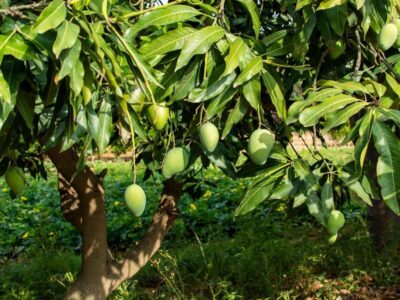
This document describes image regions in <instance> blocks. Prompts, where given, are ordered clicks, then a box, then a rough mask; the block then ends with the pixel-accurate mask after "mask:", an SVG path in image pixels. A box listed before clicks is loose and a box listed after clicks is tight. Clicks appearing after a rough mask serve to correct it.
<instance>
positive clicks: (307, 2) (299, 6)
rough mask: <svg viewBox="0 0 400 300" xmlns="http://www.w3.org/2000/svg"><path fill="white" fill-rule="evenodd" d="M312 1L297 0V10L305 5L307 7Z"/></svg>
mask: <svg viewBox="0 0 400 300" xmlns="http://www.w3.org/2000/svg"><path fill="white" fill-rule="evenodd" d="M312 3H313V0H299V1H296V10H300V9H302V8H303V7H305V6H307V5H310V4H312Z"/></svg>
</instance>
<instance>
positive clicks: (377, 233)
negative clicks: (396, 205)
mask: <svg viewBox="0 0 400 300" xmlns="http://www.w3.org/2000/svg"><path fill="white" fill-rule="evenodd" d="M366 160H367V161H369V162H370V163H371V166H370V169H369V170H368V172H367V175H368V176H369V177H370V178H371V179H372V181H373V182H374V184H375V185H376V186H377V187H379V184H378V179H377V175H376V164H377V162H378V153H377V152H376V150H375V148H373V147H370V148H369V149H368V152H367V156H366ZM396 223H397V224H400V217H398V216H396V215H395V214H394V213H393V211H392V210H391V209H390V208H389V207H387V205H386V204H385V202H384V201H383V200H382V199H372V206H368V210H367V224H368V231H369V233H370V235H371V237H372V239H373V242H374V246H375V248H376V249H377V250H382V249H383V248H384V247H385V245H386V244H387V242H388V241H390V240H391V239H390V236H391V234H392V233H393V232H392V230H393V228H394V226H395V224H396Z"/></svg>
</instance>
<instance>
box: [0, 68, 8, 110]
mask: <svg viewBox="0 0 400 300" xmlns="http://www.w3.org/2000/svg"><path fill="white" fill-rule="evenodd" d="M0 101H5V102H8V103H11V91H10V86H9V85H8V82H7V81H6V80H5V79H4V76H3V72H1V70H0Z"/></svg>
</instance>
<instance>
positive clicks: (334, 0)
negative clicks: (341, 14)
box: [317, 0, 348, 10]
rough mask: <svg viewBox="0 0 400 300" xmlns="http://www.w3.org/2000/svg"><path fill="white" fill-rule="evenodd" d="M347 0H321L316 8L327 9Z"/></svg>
mask: <svg viewBox="0 0 400 300" xmlns="http://www.w3.org/2000/svg"><path fill="white" fill-rule="evenodd" d="M347 1H348V0H322V1H321V3H320V4H319V6H318V8H317V10H323V9H329V8H332V7H335V6H338V5H342V4H345V3H346V2H347Z"/></svg>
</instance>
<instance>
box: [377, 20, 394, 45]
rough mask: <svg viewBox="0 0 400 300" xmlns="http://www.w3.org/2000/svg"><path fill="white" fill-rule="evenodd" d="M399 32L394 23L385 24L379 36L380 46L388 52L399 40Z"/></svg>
mask: <svg viewBox="0 0 400 300" xmlns="http://www.w3.org/2000/svg"><path fill="white" fill-rule="evenodd" d="M398 34H399V31H398V30H397V26H396V25H395V24H393V23H389V24H385V25H384V26H383V27H382V29H381V32H380V33H379V35H378V46H379V48H381V49H382V50H383V51H386V50H388V49H389V48H390V47H392V46H393V44H394V43H395V42H396V40H397V36H398Z"/></svg>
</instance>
